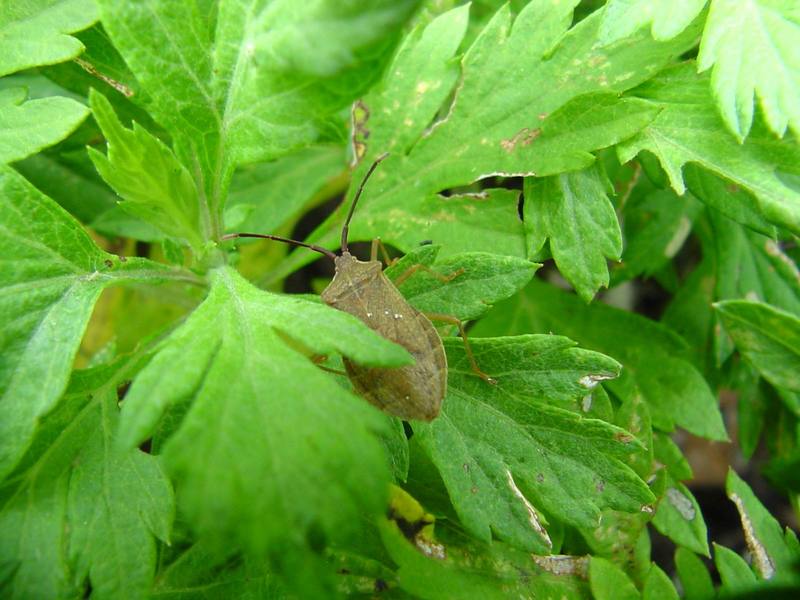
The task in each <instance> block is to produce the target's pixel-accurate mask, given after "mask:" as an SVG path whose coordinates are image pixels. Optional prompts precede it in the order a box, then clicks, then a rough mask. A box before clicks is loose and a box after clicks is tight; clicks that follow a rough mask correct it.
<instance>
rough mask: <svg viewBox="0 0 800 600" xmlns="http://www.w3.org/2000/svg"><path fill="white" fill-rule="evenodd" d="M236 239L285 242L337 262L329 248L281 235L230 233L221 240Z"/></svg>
mask: <svg viewBox="0 0 800 600" xmlns="http://www.w3.org/2000/svg"><path fill="white" fill-rule="evenodd" d="M235 238H260V239H264V240H274V241H276V242H283V243H285V244H291V245H293V246H302V247H303V248H308V249H309V250H313V251H314V252H319V253H320V254H324V255H325V256H327V257H328V258H330V259H331V260H333V261H335V260H336V254H334V253H333V252H331V251H330V250H328V249H327V248H323V247H322V246H317V245H315V244H306V243H305V242H298V241H297V240H290V239H289V238H285V237H281V236H279V235H268V234H265V233H228V234H226V235H223V236H222V237H221V238H220V239H221V240H223V241H224V240H232V239H235Z"/></svg>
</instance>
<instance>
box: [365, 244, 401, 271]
mask: <svg viewBox="0 0 800 600" xmlns="http://www.w3.org/2000/svg"><path fill="white" fill-rule="evenodd" d="M378 249H380V251H381V254H382V255H383V262H385V263H386V266H387V267H390V266H392V265H393V264H394V263H396V262H397V261H398V260H399V259H397V258H390V257H389V252H388V251H387V250H386V246H384V244H383V242H382V241H381V238H375V239H374V240H372V247H371V248H370V251H369V259H370V260H372V261H375V260H378Z"/></svg>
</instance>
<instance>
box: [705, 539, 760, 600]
mask: <svg viewBox="0 0 800 600" xmlns="http://www.w3.org/2000/svg"><path fill="white" fill-rule="evenodd" d="M714 564H715V565H716V566H717V571H719V577H720V579H722V585H723V588H724V589H725V591H726V592H728V593H729V594H742V593H744V592H749V591H752V588H754V587H755V585H756V576H755V573H753V570H752V569H751V568H750V565H748V564H747V561H746V560H745V559H743V558H742V557H741V556H739V555H738V554H736V552H734V551H733V550H731V549H730V548H726V547H725V546H720V545H719V544H714Z"/></svg>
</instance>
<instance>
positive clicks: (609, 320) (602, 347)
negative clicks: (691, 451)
mask: <svg viewBox="0 0 800 600" xmlns="http://www.w3.org/2000/svg"><path fill="white" fill-rule="evenodd" d="M509 315H513V316H512V318H509ZM472 331H473V333H474V334H475V335H504V334H505V335H509V334H521V333H536V332H543V331H552V332H554V333H558V334H563V335H566V336H568V337H570V338H572V339H574V340H576V341H577V342H578V343H580V344H581V345H582V346H584V347H586V348H588V349H592V350H596V351H598V352H602V353H603V354H606V355H608V356H610V357H612V358H615V359H616V360H618V361H619V362H620V363H622V365H623V367H624V368H623V370H622V373H621V375H620V377H619V379H617V380H614V381H609V382H608V383H607V384H606V385H607V387H609V388H610V389H611V390H612V391H614V392H615V393H616V394H617V395H618V396H620V397H622V398H625V397H629V396H631V395H635V394H636V393H641V394H642V395H643V396H644V399H645V400H646V401H647V403H648V406H649V408H650V412H651V414H652V416H653V423H654V425H655V426H657V427H658V428H660V429H663V430H665V431H671V430H672V429H673V428H674V427H675V425H678V426H680V427H683V428H685V429H687V430H688V431H691V432H692V433H695V434H697V435H701V436H704V437H708V438H709V439H715V440H724V439H727V436H726V433H725V427H724V425H723V422H722V416H721V415H720V413H719V409H718V407H717V401H716V398H715V397H714V395H713V394H712V392H711V390H710V389H709V387H708V384H707V383H706V381H705V380H704V379H703V377H702V375H701V374H700V373H698V372H697V370H696V369H695V368H694V367H693V366H692V365H691V364H690V363H689V362H688V361H687V360H686V359H685V356H686V354H687V348H686V343H685V342H684V341H683V340H682V339H681V338H679V337H678V336H677V335H675V334H674V333H673V332H672V331H670V330H669V329H667V328H666V327H664V326H662V325H660V324H659V323H656V322H654V321H651V320H649V319H646V318H644V317H642V316H640V315H636V314H633V313H629V312H626V311H623V310H619V309H616V308H612V307H610V306H606V305H602V304H593V305H591V306H586V305H585V304H584V303H583V302H582V301H581V300H580V299H579V298H578V297H577V296H574V295H572V294H567V293H564V292H562V291H559V290H558V289H556V288H555V287H554V286H552V285H547V284H545V283H541V282H539V281H537V280H536V279H534V280H533V281H532V282H531V283H530V284H529V285H528V287H527V288H526V289H525V290H524V291H523V292H522V293H520V294H518V295H517V296H515V297H514V298H512V299H510V300H506V301H504V302H501V303H498V304H497V306H496V307H495V308H494V309H492V310H491V311H490V312H489V313H488V314H487V315H486V316H485V317H484V318H483V319H482V320H481V321H480V322H479V323H478V324H477V325H476V326H475V328H474V329H473V330H472ZM641 348H647V352H641V351H640V349H641Z"/></svg>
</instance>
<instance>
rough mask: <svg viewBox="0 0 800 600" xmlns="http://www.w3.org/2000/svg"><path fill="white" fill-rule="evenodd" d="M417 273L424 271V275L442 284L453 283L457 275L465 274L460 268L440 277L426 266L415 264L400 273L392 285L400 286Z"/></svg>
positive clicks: (439, 274)
mask: <svg viewBox="0 0 800 600" xmlns="http://www.w3.org/2000/svg"><path fill="white" fill-rule="evenodd" d="M417 271H425V272H426V273H429V274H430V275H432V276H433V277H435V278H436V279H438V280H439V281H441V282H442V283H448V282H450V281H453V279H455V278H456V277H458V276H459V275H463V274H464V272H465V271H464V269H463V268H460V269H456V270H455V271H453V272H452V273H450V274H449V275H442V274H441V273H438V272H436V271H434V270H433V269H431V268H430V267H429V266H428V265H422V264H419V263H417V264H416V265H411V266H410V267H408V269H406V270H405V271H403V272H402V273H400V275H399V276H398V277H397V278H396V279H395V280H394V285H395V286H399V285H400V284H402V283H403V282H404V281H405V280H406V279H408V278H409V277H411V276H412V275H413V274H414V273H416V272H417Z"/></svg>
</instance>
